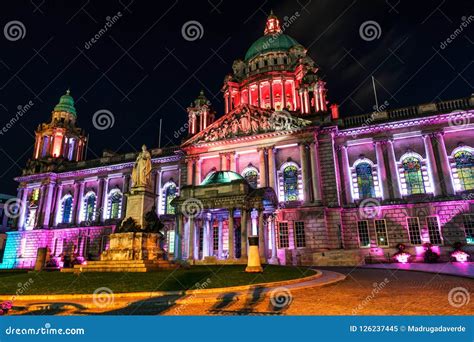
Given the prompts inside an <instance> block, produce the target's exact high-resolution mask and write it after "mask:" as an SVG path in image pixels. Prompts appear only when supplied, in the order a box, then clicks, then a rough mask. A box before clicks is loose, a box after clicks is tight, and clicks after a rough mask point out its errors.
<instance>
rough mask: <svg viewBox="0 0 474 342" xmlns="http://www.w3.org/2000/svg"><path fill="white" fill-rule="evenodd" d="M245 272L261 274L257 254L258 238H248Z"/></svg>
mask: <svg viewBox="0 0 474 342" xmlns="http://www.w3.org/2000/svg"><path fill="white" fill-rule="evenodd" d="M245 272H249V273H261V272H263V268H262V264H261V263H260V255H259V252H258V236H249V250H248V259H247V268H245Z"/></svg>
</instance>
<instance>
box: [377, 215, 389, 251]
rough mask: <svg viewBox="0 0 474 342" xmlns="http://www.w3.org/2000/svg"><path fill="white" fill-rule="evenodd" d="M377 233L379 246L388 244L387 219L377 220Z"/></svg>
mask: <svg viewBox="0 0 474 342" xmlns="http://www.w3.org/2000/svg"><path fill="white" fill-rule="evenodd" d="M375 234H376V236H377V246H380V247H386V246H388V234H387V223H386V222H385V220H375Z"/></svg>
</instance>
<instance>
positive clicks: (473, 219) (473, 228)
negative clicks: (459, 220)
mask: <svg viewBox="0 0 474 342" xmlns="http://www.w3.org/2000/svg"><path fill="white" fill-rule="evenodd" d="M464 232H465V233H466V242H467V243H468V244H470V245H474V215H473V214H466V215H464Z"/></svg>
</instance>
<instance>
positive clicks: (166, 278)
mask: <svg viewBox="0 0 474 342" xmlns="http://www.w3.org/2000/svg"><path fill="white" fill-rule="evenodd" d="M264 268H265V270H264V272H263V273H262V274H255V273H253V274H252V273H245V272H244V270H245V266H244V265H226V266H220V265H217V266H216V265H213V266H192V267H191V268H189V269H178V270H164V271H158V272H149V273H129V272H97V273H94V272H91V273H82V274H80V275H75V274H73V273H61V272H39V273H33V272H32V273H26V272H24V273H17V272H0V295H6V294H14V293H15V292H16V291H17V290H18V289H19V288H21V287H22V284H25V283H28V281H30V279H31V280H32V281H33V282H32V283H31V281H30V284H29V285H28V287H27V289H26V291H24V292H23V294H24V295H33V294H73V293H93V292H94V290H96V289H97V288H99V287H108V288H110V289H111V290H112V291H113V292H115V293H120V292H139V291H174V290H187V289H196V288H199V287H200V285H199V284H197V283H203V282H205V281H207V282H208V286H205V287H203V288H216V287H228V286H237V285H249V284H257V283H266V282H273V281H280V280H289V279H296V278H301V277H307V276H310V275H313V274H314V273H315V272H314V271H312V270H310V269H308V268H306V267H286V266H274V265H266V266H264ZM208 279H209V280H210V281H208Z"/></svg>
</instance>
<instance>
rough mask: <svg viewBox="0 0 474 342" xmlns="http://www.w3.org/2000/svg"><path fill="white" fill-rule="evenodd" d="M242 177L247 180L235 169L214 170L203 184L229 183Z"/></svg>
mask: <svg viewBox="0 0 474 342" xmlns="http://www.w3.org/2000/svg"><path fill="white" fill-rule="evenodd" d="M242 179H243V180H245V178H244V177H242V176H241V175H239V174H238V173H236V172H233V171H214V172H213V173H211V174H209V175H208V176H207V177H206V178H205V179H204V180H203V181H202V183H201V185H212V184H228V183H230V182H232V181H235V180H242Z"/></svg>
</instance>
